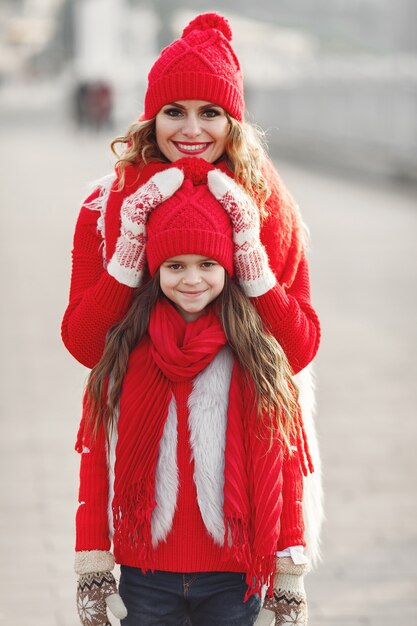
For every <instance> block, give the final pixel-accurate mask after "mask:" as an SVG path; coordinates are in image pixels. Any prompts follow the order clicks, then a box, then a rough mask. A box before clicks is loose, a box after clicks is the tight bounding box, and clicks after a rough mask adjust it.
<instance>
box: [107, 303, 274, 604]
mask: <svg viewBox="0 0 417 626" xmlns="http://www.w3.org/2000/svg"><path fill="white" fill-rule="evenodd" d="M225 344H226V337H225V334H224V331H223V329H222V326H221V324H220V322H219V319H218V317H217V314H216V313H215V311H214V308H210V309H209V310H208V311H207V313H206V314H204V315H203V316H201V317H200V318H198V319H197V320H195V321H194V322H189V323H186V322H185V321H184V320H183V319H182V318H181V316H180V315H179V313H178V312H177V311H176V309H175V308H174V307H173V306H172V305H171V303H170V302H169V301H168V300H165V299H161V300H160V301H159V302H158V303H157V305H156V307H155V308H154V310H153V312H152V314H151V319H150V325H149V332H148V335H147V336H146V337H145V338H144V339H143V340H142V341H141V343H140V344H139V346H138V347H137V348H136V349H135V350H134V351H133V352H132V354H131V356H130V361H129V368H128V372H127V374H126V377H125V381H124V385H123V393H122V396H121V400H120V417H119V422H118V441H117V448H116V464H115V483H114V499H113V521H114V538H113V540H114V543H115V546H117V545H118V543H124V542H126V541H128V542H129V543H130V544H131V545H132V546H133V547H134V548H135V550H136V551H137V553H138V554H139V555H141V554H142V555H143V556H145V555H146V554H147V551H148V550H150V548H151V542H152V537H151V515H152V511H153V509H154V507H155V505H156V503H155V500H154V498H155V472H156V464H157V459H158V450H159V444H160V441H161V437H162V433H163V430H164V426H165V422H166V419H167V413H168V406H169V403H170V401H171V398H172V384H173V383H175V382H180V381H186V380H190V379H194V378H195V376H196V375H197V374H198V373H199V372H201V371H202V370H203V369H204V368H205V367H206V366H207V365H208V364H209V363H210V362H211V361H212V360H213V358H214V357H215V356H216V354H217V353H218V352H219V350H220V349H221V348H222V347H223V346H224V345H225ZM242 376H243V373H242V371H241V369H240V367H239V365H238V364H237V363H235V365H234V367H233V372H232V378H231V385H230V391H229V407H228V415H227V419H228V421H227V431H226V448H225V475H224V510H223V512H224V522H225V537H224V552H225V559H227V558H230V556H231V555H233V556H235V557H236V558H237V559H238V560H239V561H240V562H242V563H244V564H245V567H246V573H247V585H248V592H247V597H249V596H250V595H251V594H252V593H259V592H260V590H261V586H262V585H264V584H267V585H268V586H270V585H271V584H272V580H273V574H274V571H275V556H274V555H275V550H276V547H277V542H278V537H279V533H280V515H281V509H282V493H281V492H282V462H283V452H282V443H281V441H279V440H278V439H277V440H275V441H274V442H273V445H272V447H271V448H270V446H269V432H267V428H266V426H265V424H264V420H262V419H259V418H258V414H257V408H256V403H254V387H253V385H252V386H251V385H248V383H247V381H246V380H245V384H243V380H242Z"/></svg>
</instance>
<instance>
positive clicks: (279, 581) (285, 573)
mask: <svg viewBox="0 0 417 626" xmlns="http://www.w3.org/2000/svg"><path fill="white" fill-rule="evenodd" d="M277 565H278V571H277V574H276V575H275V580H274V589H281V590H283V591H287V592H290V593H293V594H297V595H298V596H304V595H305V588H304V576H305V575H306V574H307V573H308V572H309V571H310V564H309V563H303V564H298V565H297V564H295V563H294V562H293V560H292V559H291V558H290V557H282V558H279V559H278V563H277Z"/></svg>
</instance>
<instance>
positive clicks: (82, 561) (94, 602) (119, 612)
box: [75, 550, 127, 626]
mask: <svg viewBox="0 0 417 626" xmlns="http://www.w3.org/2000/svg"><path fill="white" fill-rule="evenodd" d="M104 567H107V569H104V570H103V569H102V568H104ZM113 567H114V557H113V555H112V554H111V553H110V552H105V551H104V550H91V551H87V552H77V553H76V558H75V571H76V572H77V573H78V574H79V577H78V585H77V610H78V615H79V617H80V621H81V624H82V626H111V624H110V622H109V620H108V618H107V610H106V607H109V609H110V611H111V612H112V613H113V615H114V616H115V617H116V618H118V619H123V618H125V617H126V615H127V609H126V607H125V605H124V603H123V600H122V598H121V597H120V596H119V594H118V592H117V585H116V581H115V579H114V576H113V574H112V573H111V571H110V570H111V569H113ZM87 570H90V571H87ZM91 570H93V571H91Z"/></svg>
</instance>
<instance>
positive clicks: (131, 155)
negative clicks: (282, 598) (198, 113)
mask: <svg viewBox="0 0 417 626" xmlns="http://www.w3.org/2000/svg"><path fill="white" fill-rule="evenodd" d="M226 117H227V120H228V122H229V131H228V135H227V138H226V148H225V158H226V162H227V165H228V167H229V168H230V170H231V171H232V172H233V175H234V178H235V180H236V181H237V182H238V183H239V184H240V185H242V187H243V188H244V189H245V191H246V192H247V193H248V194H249V195H250V196H251V197H252V198H254V199H255V200H256V204H257V205H258V207H259V211H260V214H261V216H262V217H265V216H266V214H267V211H266V206H265V203H266V201H267V199H268V197H269V195H270V191H271V190H270V189H269V186H268V182H267V180H266V178H265V175H264V173H263V167H264V165H265V163H266V161H267V160H268V156H267V151H266V142H265V134H264V132H263V131H262V130H261V129H260V128H258V127H257V126H255V125H253V124H250V123H249V122H246V121H244V122H238V121H237V120H236V119H234V118H233V117H231V116H230V115H229V114H228V113H226ZM118 144H123V145H124V146H125V148H124V151H123V152H122V153H121V154H119V153H118V151H117V150H116V146H118ZM111 149H112V151H113V153H114V154H115V156H116V157H117V158H118V160H117V163H116V167H117V171H118V175H119V181H120V188H122V187H123V185H124V178H125V169H126V166H127V165H129V164H130V165H137V164H140V163H143V164H144V165H146V164H147V163H151V162H155V161H162V162H165V163H169V161H168V160H167V159H166V157H165V156H164V155H163V154H162V152H161V151H160V149H159V147H158V144H157V142H156V132H155V118H154V119H152V120H147V121H143V122H134V123H133V124H132V125H131V126H130V127H129V129H128V131H127V133H126V135H122V136H120V137H116V139H114V140H113V141H112V143H111Z"/></svg>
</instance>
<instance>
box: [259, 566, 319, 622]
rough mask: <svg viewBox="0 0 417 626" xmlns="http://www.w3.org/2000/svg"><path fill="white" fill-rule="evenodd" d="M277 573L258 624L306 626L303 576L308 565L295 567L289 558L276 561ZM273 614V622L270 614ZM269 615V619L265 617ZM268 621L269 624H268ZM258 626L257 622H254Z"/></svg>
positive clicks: (306, 615)
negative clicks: (272, 593) (271, 594)
mask: <svg viewBox="0 0 417 626" xmlns="http://www.w3.org/2000/svg"><path fill="white" fill-rule="evenodd" d="M278 567H279V571H278V573H277V574H276V576H275V580H274V595H273V596H272V597H271V598H265V601H264V605H263V609H262V611H261V614H260V615H259V618H258V620H261V621H260V622H259V624H261V623H262V624H267V623H268V624H271V622H272V624H274V625H275V626H287V625H289V624H291V625H292V626H307V622H308V611H307V598H306V592H305V589H304V575H305V574H307V572H308V571H309V565H308V564H303V565H296V564H295V563H294V562H293V560H292V559H291V558H289V557H281V558H279V559H278ZM271 611H272V612H273V613H274V614H275V621H272V620H273V616H271V613H270V612H271ZM267 613H269V617H268V615H267ZM268 619H269V622H268ZM256 624H257V626H259V624H258V622H256Z"/></svg>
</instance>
